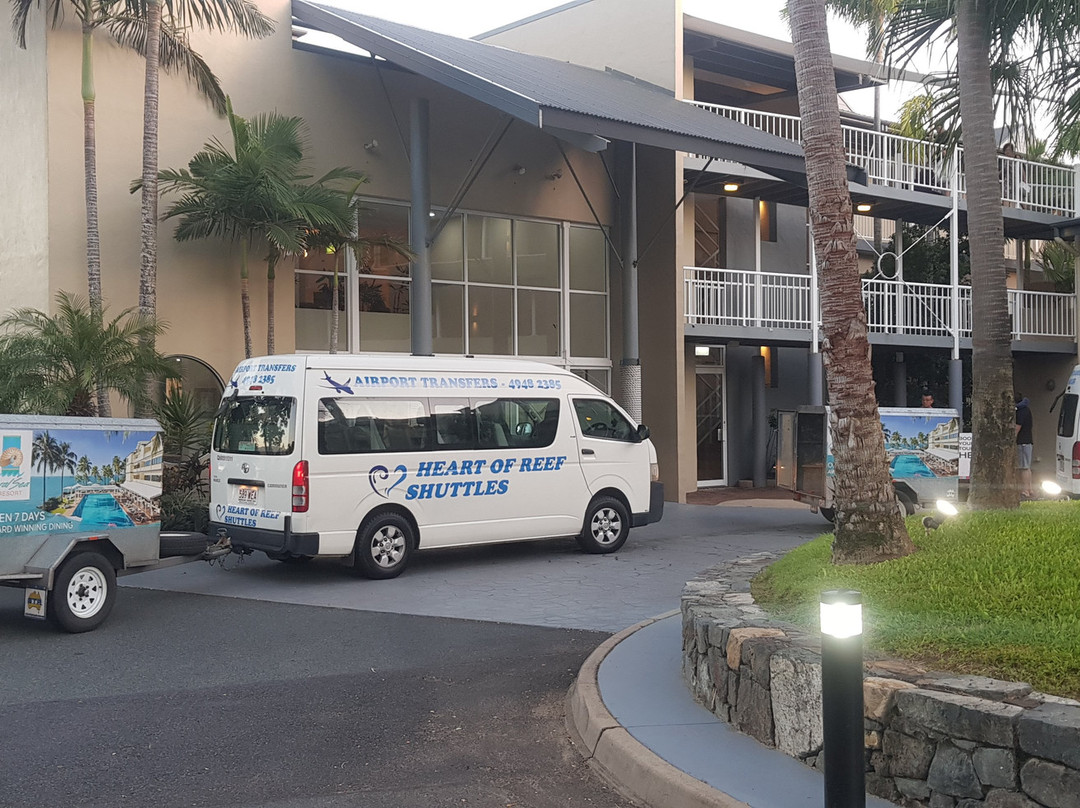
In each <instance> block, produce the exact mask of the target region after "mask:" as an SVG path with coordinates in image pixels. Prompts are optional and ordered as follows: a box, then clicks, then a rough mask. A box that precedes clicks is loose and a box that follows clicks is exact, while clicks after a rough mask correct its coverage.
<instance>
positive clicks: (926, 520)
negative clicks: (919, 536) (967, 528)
mask: <svg viewBox="0 0 1080 808" xmlns="http://www.w3.org/2000/svg"><path fill="white" fill-rule="evenodd" d="M934 507H935V508H936V509H937V513H935V514H934V515H933V516H924V517H923V518H922V526H923V529H924V530H925V531H926V532H927V533H929V532H930V531H931V530H937V529H938V528H939V527H941V526H942V525H943V524H945V520H946V519H948V518H949V517H950V516H956V514H957V510H956V506H955V505H953V504H952V503H951V502H949V500H947V499H939V500H938V501H937V502H935V503H934Z"/></svg>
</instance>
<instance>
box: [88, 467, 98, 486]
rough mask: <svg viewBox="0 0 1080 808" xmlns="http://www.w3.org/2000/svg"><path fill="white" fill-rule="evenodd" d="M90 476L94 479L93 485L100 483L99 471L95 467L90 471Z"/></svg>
mask: <svg viewBox="0 0 1080 808" xmlns="http://www.w3.org/2000/svg"><path fill="white" fill-rule="evenodd" d="M90 475H91V476H92V477H93V478H94V482H95V483H99V482H101V469H100V468H98V467H97V466H94V467H93V468H92V469H91V470H90Z"/></svg>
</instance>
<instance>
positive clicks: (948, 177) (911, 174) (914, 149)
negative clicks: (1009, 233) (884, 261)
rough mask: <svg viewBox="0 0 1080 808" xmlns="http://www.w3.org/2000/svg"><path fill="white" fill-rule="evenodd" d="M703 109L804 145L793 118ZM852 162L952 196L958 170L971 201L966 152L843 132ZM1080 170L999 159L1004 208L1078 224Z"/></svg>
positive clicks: (880, 180)
mask: <svg viewBox="0 0 1080 808" xmlns="http://www.w3.org/2000/svg"><path fill="white" fill-rule="evenodd" d="M687 103H692V104H694V105H695V106H698V107H701V108H702V109H706V110H709V111H710V112H715V113H716V114H717V115H723V116H724V117H726V118H730V119H731V120H734V121H738V122H739V123H741V124H744V125H746V126H749V127H752V128H754V129H760V130H761V131H763V132H768V133H770V134H772V135H776V136H777V137H781V138H784V139H785V140H790V141H793V142H795V143H801V142H802V129H801V121H800V119H799V118H798V117H795V116H791V115H779V114H775V113H771V112H758V111H756V110H749V109H741V108H739V107H728V106H723V105H720V104H706V103H703V102H698V101H689V102H687ZM843 130H844V148H845V150H846V152H847V159H848V162H849V163H851V164H853V165H856V166H859V167H860V168H862V169H863V170H865V171H866V175H867V178H868V180H869V181H870V183H871V184H877V185H887V186H891V187H896V188H903V189H906V190H911V191H922V192H924V193H936V194H951V193H952V191H953V166H954V163H955V164H956V165H957V166H958V168H959V171H958V172H957V178H956V183H957V189H956V190H957V192H958V193H959V194H960V196H961V198H963V197H964V196H965V195H966V184H965V175H964V150H963V148H962V147H959V148H956V149H955V150H954V149H949V148H946V147H945V146H941V145H939V144H936V143H932V142H929V141H922V140H915V139H913V138H908V137H901V136H900V135H894V134H890V133H888V132H874V131H872V130H870V129H860V128H858V127H855V126H844V127H843ZM1078 174H1080V167H1069V166H1056V165H1050V164H1048V163H1038V162H1034V161H1032V160H1024V159H1021V158H1017V157H1006V156H1004V155H999V156H998V176H999V177H1000V178H1001V202H1002V205H1007V206H1011V207H1017V208H1024V209H1026V210H1031V211H1036V212H1039V213H1044V214H1050V215H1054V216H1062V217H1066V218H1073V217H1076V216H1080V180H1078Z"/></svg>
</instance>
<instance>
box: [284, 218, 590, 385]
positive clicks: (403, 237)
mask: <svg viewBox="0 0 1080 808" xmlns="http://www.w3.org/2000/svg"><path fill="white" fill-rule="evenodd" d="M432 221H434V219H433V220H432ZM359 227H360V235H361V236H364V237H365V238H367V239H368V240H369V242H370V243H369V244H368V246H366V247H365V248H364V249H362V250H361V251H360V254H359V255H358V256H357V257H356V259H355V261H354V260H353V257H352V253H349V254H348V255H346V256H341V258H342V259H343V260H341V261H340V262H339V261H338V257H337V256H334V255H309V256H306V257H304V258H303V259H301V260H300V261H299V263H298V266H297V271H296V348H297V350H300V351H325V350H329V349H330V330H331V329H330V319H331V317H330V315H331V307H332V302H333V292H332V290H331V289H332V285H333V270H334V266H335V264H338V270H339V278H340V287H339V291H338V300H337V305H338V307H339V311H340V314H339V327H338V341H337V346H336V348H337V350H338V351H340V352H346V351H365V352H366V351H371V352H400V353H408V352H410V351H411V350H412V340H411V333H412V326H411V322H410V309H411V296H412V291H413V290H412V278H411V265H410V260H409V258H408V257H407V255H405V254H403V253H402V252H400V251H398V250H396V249H395V248H394V244H393V242H396V243H398V244H401V245H407V244H408V243H409V232H408V231H409V206H408V205H407V204H404V203H402V204H395V203H389V202H375V201H370V202H366V203H364V208H363V212H362V214H361V216H360V223H359ZM387 242H391V243H387ZM607 252H608V249H607V244H606V241H605V239H604V233H603V231H602V230H601V229H600V228H598V227H592V226H587V225H569V224H567V223H558V222H541V221H531V220H526V219H512V218H509V217H500V216H488V215H483V214H480V213H457V214H455V215H454V216H452V217H450V218H449V219H448V220H447V222H446V224H445V226H444V227H443V228H442V229H441V230H440V231H439V235H438V237H437V238H436V239H435V240H434V242H433V243H432V246H431V274H432V289H431V297H432V348H433V350H434V351H435V352H436V353H440V354H459V355H460V354H476V355H481V356H484V355H487V356H515V355H517V356H535V357H548V358H550V359H552V360H553V361H558V359H559V358H560V357H561V358H562V364H569V363H571V362H573V358H574V357H580V358H581V359H582V360H586V361H585V362H584V364H586V365H590V366H591V365H593V364H595V365H596V366H597V368H598V370H597V372H602V371H603V368H604V366H606V365H607V358H608V350H609V349H608V342H609V340H608V275H607V272H608V267H607V263H608V258H607ZM346 262H347V266H346ZM593 359H597V360H601V361H600V362H597V363H593V362H591V361H587V360H593Z"/></svg>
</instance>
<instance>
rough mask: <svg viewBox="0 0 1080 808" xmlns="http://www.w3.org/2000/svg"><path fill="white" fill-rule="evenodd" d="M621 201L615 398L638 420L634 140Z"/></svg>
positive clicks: (628, 151)
mask: <svg viewBox="0 0 1080 808" xmlns="http://www.w3.org/2000/svg"><path fill="white" fill-rule="evenodd" d="M622 153H623V155H624V156H625V158H626V166H625V171H624V180H625V182H624V185H623V195H622V204H621V205H620V206H619V213H620V216H621V219H622V222H621V224H622V233H623V289H622V304H623V351H622V353H623V359H622V362H621V363H620V365H619V381H618V400H619V403H620V404H622V406H623V408H624V409H625V410H626V411H627V412H628V413H630V416H631V417H632V418H633V419H634V420H635V421H637V422H638V423H641V354H640V349H639V346H638V265H637V264H638V232H637V224H638V221H637V220H638V210H637V144H634V143H628V144H625V146H624V149H623V152H622Z"/></svg>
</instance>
